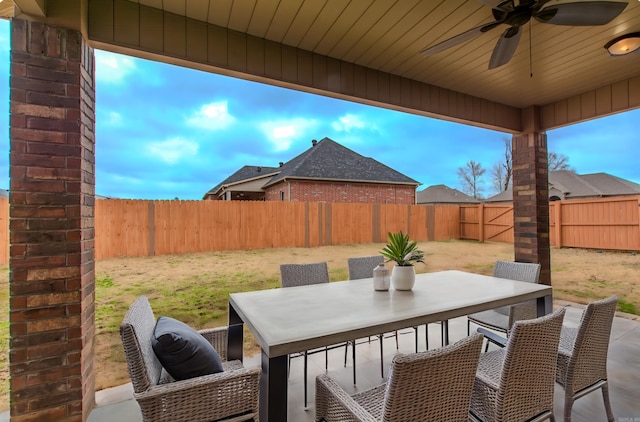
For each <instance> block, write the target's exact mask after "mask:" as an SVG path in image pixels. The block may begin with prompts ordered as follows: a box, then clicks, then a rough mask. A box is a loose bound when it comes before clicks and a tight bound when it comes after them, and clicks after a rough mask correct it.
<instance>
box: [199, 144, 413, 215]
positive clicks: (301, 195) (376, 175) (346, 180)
mask: <svg viewBox="0 0 640 422" xmlns="http://www.w3.org/2000/svg"><path fill="white" fill-rule="evenodd" d="M311 145H312V146H311V148H309V149H308V150H307V151H305V152H303V153H302V154H300V155H298V156H297V157H295V158H293V159H291V160H290V161H288V162H286V163H281V164H280V167H276V168H273V167H255V166H245V167H243V168H242V169H240V170H238V171H237V172H236V173H234V174H233V175H231V176H230V177H229V178H227V179H226V180H225V181H224V182H222V183H220V184H219V185H217V186H216V187H214V188H213V189H211V190H210V191H209V192H207V193H206V194H205V196H204V199H252V198H249V196H253V198H254V199H263V198H264V200H266V201H303V202H307V201H308V202H355V203H382V204H415V203H416V188H417V187H418V186H419V185H420V183H419V182H417V181H415V180H413V179H411V178H409V177H407V176H405V175H404V174H402V173H399V172H397V171H396V170H394V169H392V168H390V167H388V166H386V165H384V164H382V163H380V162H379V161H376V160H374V159H373V158H369V157H364V156H362V155H360V154H358V153H356V152H354V151H352V150H350V149H349V148H346V147H344V146H342V145H340V144H338V143H337V142H335V141H333V140H332V139H329V138H324V139H322V140H321V141H319V142H318V141H316V140H315V139H314V140H313V141H312V143H311ZM258 169H260V171H259V172H258V171H257V170H258ZM232 187H233V189H234V192H236V194H235V196H234V193H231V194H230V195H221V193H222V192H223V189H227V190H226V192H228V191H229V189H230V188H232ZM245 187H246V188H248V187H251V189H252V190H250V191H242V192H241V191H240V189H244V188H245ZM241 193H244V195H243V196H241ZM250 194H252V195H250ZM260 194H262V195H263V198H262V197H260Z"/></svg>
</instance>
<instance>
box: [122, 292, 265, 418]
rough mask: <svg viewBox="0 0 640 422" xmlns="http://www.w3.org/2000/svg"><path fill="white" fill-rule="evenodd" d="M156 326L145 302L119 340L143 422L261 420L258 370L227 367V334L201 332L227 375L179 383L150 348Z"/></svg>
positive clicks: (131, 313) (139, 302) (132, 312)
mask: <svg viewBox="0 0 640 422" xmlns="http://www.w3.org/2000/svg"><path fill="white" fill-rule="evenodd" d="M155 324H156V320H155V317H154V315H153V311H152V310H151V306H150V305H149V301H148V300H147V298H146V297H145V296H140V297H138V299H136V301H135V302H134V303H133V304H132V305H131V307H130V308H129V310H128V311H127V313H126V315H125V317H124V320H123V321H122V324H121V325H120V335H121V338H122V344H123V346H124V353H125V357H126V360H127V367H128V369H129V374H130V376H131V381H132V383H133V391H134V392H133V395H134V397H135V399H136V400H137V402H138V405H139V406H140V410H141V412H142V420H143V421H145V422H163V421H167V422H182V421H184V422H187V421H189V422H198V421H212V420H216V421H217V420H224V421H245V420H251V419H253V420H256V421H257V420H258V392H259V389H258V385H259V380H260V368H253V369H245V368H243V366H242V363H241V362H240V361H231V362H227V361H226V359H227V328H226V327H223V328H214V329H209V330H201V331H199V332H200V334H202V335H203V336H204V337H205V338H206V339H207V340H209V342H211V344H212V345H213V346H214V348H215V349H216V350H217V352H218V354H219V355H220V358H221V359H222V361H223V368H224V372H220V373H217V374H212V375H205V376H201V377H196V378H191V379H188V380H183V381H175V380H173V378H171V376H170V375H169V374H167V372H166V371H165V370H164V369H163V368H162V365H161V364H160V362H159V361H158V358H157V357H156V355H155V353H154V351H153V348H152V346H151V338H152V337H153V331H154V327H155Z"/></svg>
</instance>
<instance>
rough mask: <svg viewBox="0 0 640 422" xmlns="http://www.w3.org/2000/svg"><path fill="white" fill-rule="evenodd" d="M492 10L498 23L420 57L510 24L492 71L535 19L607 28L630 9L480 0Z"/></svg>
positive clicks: (611, 4)
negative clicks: (530, 21) (522, 29)
mask: <svg viewBox="0 0 640 422" xmlns="http://www.w3.org/2000/svg"><path fill="white" fill-rule="evenodd" d="M480 1H481V2H482V3H483V4H485V5H487V6H489V7H491V11H492V13H493V17H494V19H495V21H493V22H489V23H485V24H483V25H480V26H477V27H475V28H472V29H469V30H468V31H465V32H463V33H461V34H458V35H456V36H454V37H452V38H449V39H447V40H444V41H442V42H440V43H438V44H436V45H433V46H431V47H429V48H427V49H425V50H423V51H422V52H421V53H420V54H422V55H423V56H431V55H433V54H436V53H439V52H441V51H444V50H446V49H449V48H451V47H454V46H456V45H458V44H461V43H463V42H465V41H468V40H471V39H472V38H475V37H477V36H479V35H481V34H483V33H485V32H488V31H490V30H492V29H493V28H495V27H497V26H500V25H503V24H504V25H509V27H508V28H507V29H506V30H505V31H504V32H503V33H502V35H501V36H500V39H498V42H497V44H496V46H495V48H494V49H493V54H492V55H491V60H489V69H494V68H496V67H499V66H502V65H504V64H506V63H508V62H509V60H511V57H513V54H514V53H515V51H516V48H517V47H518V42H519V41H520V35H521V34H522V31H521V27H522V26H523V25H524V24H526V23H527V22H529V20H530V19H531V18H534V19H536V20H537V21H538V22H542V23H549V24H552V25H566V26H595V25H605V24H607V23H609V22H611V21H612V20H613V19H614V18H615V17H616V16H618V15H619V14H620V13H622V11H623V10H624V8H625V7H626V6H627V3H626V2H616V1H582V2H575V3H560V4H555V5H552V6H547V7H543V6H544V5H545V4H546V3H548V2H549V1H550V0H520V1H519V2H518V4H517V5H516V1H515V0H506V1H501V0H480Z"/></svg>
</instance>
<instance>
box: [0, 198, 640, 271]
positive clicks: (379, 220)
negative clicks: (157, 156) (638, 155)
mask: <svg viewBox="0 0 640 422" xmlns="http://www.w3.org/2000/svg"><path fill="white" fill-rule="evenodd" d="M8 214H9V207H8V200H7V198H0V264H3V265H6V264H7V263H8V262H9V250H8V248H9V236H8V220H9V218H8ZM639 216H640V197H620V198H607V199H597V200H580V201H578V200H570V201H557V202H552V203H551V204H550V240H551V245H552V246H556V247H562V246H569V247H579V248H593V249H611V250H634V251H637V250H640V217H639ZM480 222H482V224H480ZM95 227H96V232H95V245H96V250H95V256H96V259H102V258H110V257H118V256H153V255H164V254H176V253H187V252H204V251H222V250H238V249H262V248H279V247H312V246H324V245H338V244H349V243H369V242H375V243H379V242H384V241H385V240H386V234H387V232H389V231H398V230H402V231H404V232H406V233H409V235H410V236H411V238H412V239H415V240H420V241H425V240H447V239H472V240H478V241H481V242H482V241H497V242H513V206H512V205H511V204H492V205H483V204H481V205H463V206H456V205H436V206H425V205H395V204H344V203H315V202H312V203H305V202H270V201H267V202H251V201H179V200H175V201H146V200H123V199H101V200H98V201H96V206H95Z"/></svg>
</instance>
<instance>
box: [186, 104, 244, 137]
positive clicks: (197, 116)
mask: <svg viewBox="0 0 640 422" xmlns="http://www.w3.org/2000/svg"><path fill="white" fill-rule="evenodd" d="M235 122H236V118H235V117H233V116H232V115H231V114H229V109H228V105H227V102H226V101H218V102H213V103H209V104H204V105H203V106H201V107H200V110H198V111H196V112H195V113H194V114H193V115H192V116H191V117H189V118H187V124H189V125H190V126H197V127H200V128H203V129H208V130H219V129H224V128H226V127H228V126H230V125H232V124H234V123H235Z"/></svg>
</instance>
